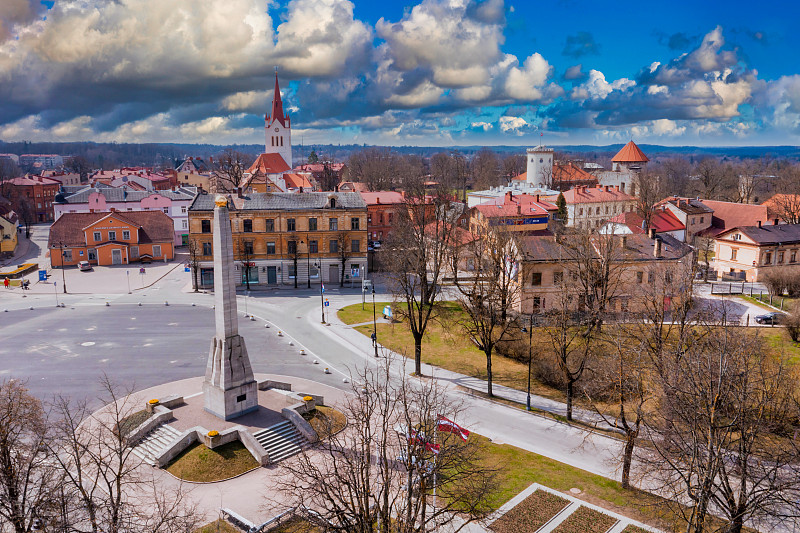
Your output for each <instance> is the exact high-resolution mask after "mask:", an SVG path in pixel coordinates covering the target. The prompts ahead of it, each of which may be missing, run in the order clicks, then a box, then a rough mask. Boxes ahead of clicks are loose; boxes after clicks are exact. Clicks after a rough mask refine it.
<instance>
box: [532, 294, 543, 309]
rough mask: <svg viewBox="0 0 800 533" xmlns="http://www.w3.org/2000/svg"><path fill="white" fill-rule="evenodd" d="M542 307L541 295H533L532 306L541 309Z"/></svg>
mask: <svg viewBox="0 0 800 533" xmlns="http://www.w3.org/2000/svg"><path fill="white" fill-rule="evenodd" d="M543 307H544V298H542V297H541V296H534V297H533V308H534V309H542V308H543Z"/></svg>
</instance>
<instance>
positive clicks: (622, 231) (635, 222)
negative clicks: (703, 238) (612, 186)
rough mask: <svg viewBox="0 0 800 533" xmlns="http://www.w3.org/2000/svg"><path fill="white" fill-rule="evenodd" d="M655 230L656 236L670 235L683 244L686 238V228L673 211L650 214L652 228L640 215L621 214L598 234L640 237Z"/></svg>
mask: <svg viewBox="0 0 800 533" xmlns="http://www.w3.org/2000/svg"><path fill="white" fill-rule="evenodd" d="M648 229H653V230H655V232H656V235H670V236H672V237H674V238H676V239H678V240H679V241H681V242H684V240H685V236H686V227H685V226H684V225H683V223H682V222H681V221H680V220H678V217H676V216H675V215H674V214H673V213H672V211H668V210H666V209H656V210H653V212H652V213H651V214H650V226H649V228H648V227H647V224H646V223H645V220H644V218H643V217H642V215H640V214H639V213H635V212H632V211H628V212H626V213H620V214H619V215H617V216H615V217H614V218H611V219H610V220H609V221H608V222H606V223H605V224H603V226H602V227H601V228H600V231H599V232H598V233H601V234H614V235H638V234H642V233H647V230H648Z"/></svg>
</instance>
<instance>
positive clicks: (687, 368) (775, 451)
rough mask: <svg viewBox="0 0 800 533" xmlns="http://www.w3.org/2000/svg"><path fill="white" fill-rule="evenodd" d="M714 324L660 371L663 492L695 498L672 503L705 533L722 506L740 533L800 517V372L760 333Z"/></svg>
mask: <svg viewBox="0 0 800 533" xmlns="http://www.w3.org/2000/svg"><path fill="white" fill-rule="evenodd" d="M705 328H706V332H705V333H706V334H705V335H701V336H699V338H696V339H694V340H693V341H692V342H689V343H684V345H682V346H680V354H676V355H675V356H674V357H670V358H667V362H666V364H664V365H662V366H661V367H660V368H659V371H658V372H657V378H658V382H657V384H658V387H659V389H660V390H661V391H662V398H661V399H660V401H659V405H658V406H657V408H656V409H654V410H653V413H652V415H651V417H648V425H647V428H648V432H649V436H650V437H651V439H652V448H651V449H650V450H649V451H648V453H643V454H642V464H643V465H645V467H646V468H647V470H646V475H648V476H650V478H651V479H652V480H659V481H660V482H661V484H660V486H659V487H658V490H659V491H660V493H662V494H665V495H668V497H674V498H676V499H681V498H687V497H688V499H689V501H691V505H690V506H689V507H685V506H683V505H679V504H674V505H673V504H672V502H671V501H669V500H668V501H667V504H668V505H670V506H671V507H672V508H673V511H674V512H676V513H678V514H679V515H680V516H682V517H683V518H684V519H685V520H686V522H687V531H691V532H695V533H700V532H702V531H705V530H706V529H705V528H706V523H707V522H708V519H709V515H710V513H711V512H712V511H713V512H714V513H716V514H719V515H721V516H722V517H723V519H724V520H725V522H726V526H725V528H724V530H725V531H728V532H737V533H738V532H740V531H742V529H743V527H744V525H745V524H746V523H762V524H766V525H768V526H769V527H770V528H774V527H776V525H777V524H778V523H780V522H781V521H785V520H792V519H797V518H798V517H800V510H799V509H798V507H797V501H798V498H800V475H799V474H800V467H798V464H800V463H799V462H798V460H800V449H799V448H798V444H797V441H796V440H795V439H794V438H793V437H794V434H795V432H796V431H798V430H799V429H800V426H799V425H798V422H797V420H798V410H797V403H796V402H795V392H796V387H795V381H794V380H795V378H794V376H793V375H792V373H791V371H790V370H789V367H788V366H787V365H786V363H785V362H784V361H783V360H781V359H780V358H778V357H776V356H774V355H771V354H767V353H766V352H765V350H764V346H763V344H762V343H761V341H760V339H759V338H758V337H757V336H755V335H753V334H751V333H750V332H748V331H746V330H744V329H741V328H733V327H719V326H713V327H712V326H711V325H709V326H705ZM684 501H685V500H684Z"/></svg>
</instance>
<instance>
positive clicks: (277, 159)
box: [247, 154, 289, 174]
mask: <svg viewBox="0 0 800 533" xmlns="http://www.w3.org/2000/svg"><path fill="white" fill-rule="evenodd" d="M287 170H289V165H287V164H286V161H284V160H283V157H282V156H281V155H280V154H261V155H259V156H258V158H257V159H256V160H255V161H254V162H253V164H252V165H250V168H248V169H247V172H248V173H250V174H257V173H261V174H280V173H281V172H286V171H287Z"/></svg>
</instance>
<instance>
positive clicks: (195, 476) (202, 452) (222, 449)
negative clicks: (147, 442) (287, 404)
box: [166, 440, 259, 481]
mask: <svg viewBox="0 0 800 533" xmlns="http://www.w3.org/2000/svg"><path fill="white" fill-rule="evenodd" d="M258 466H259V465H258V462H257V461H256V460H255V458H254V457H253V456H252V455H250V452H249V451H247V448H245V447H244V444H242V443H241V442H239V441H238V440H237V441H233V442H229V443H228V444H223V445H222V446H218V447H216V448H214V449H213V450H211V449H209V448H207V447H206V446H205V445H204V444H200V443H199V442H195V443H194V444H193V445H191V446H189V447H188V448H186V449H185V450H183V451H182V452H181V453H180V454H179V455H178V456H177V457H176V458H175V459H173V460H172V461H171V462H170V463H169V464H168V465H167V467H166V469H167V471H168V472H169V473H171V474H172V475H174V476H175V477H178V478H181V479H185V480H187V481H220V480H222V479H228V478H230V477H233V476H238V475H239V474H243V473H244V472H247V471H248V470H252V469H253V468H256V467H258Z"/></svg>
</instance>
